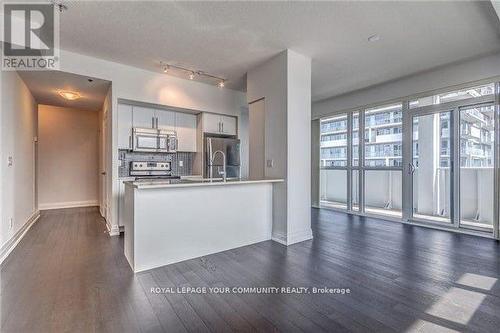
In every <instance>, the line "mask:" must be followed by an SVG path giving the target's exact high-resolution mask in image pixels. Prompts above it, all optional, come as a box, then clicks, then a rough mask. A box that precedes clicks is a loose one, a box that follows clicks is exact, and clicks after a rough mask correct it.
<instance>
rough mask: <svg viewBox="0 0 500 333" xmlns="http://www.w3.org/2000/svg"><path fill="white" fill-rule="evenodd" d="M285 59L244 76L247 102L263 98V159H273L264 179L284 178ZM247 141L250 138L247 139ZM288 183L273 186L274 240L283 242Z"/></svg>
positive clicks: (266, 169) (279, 59) (285, 156)
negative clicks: (264, 121)
mask: <svg viewBox="0 0 500 333" xmlns="http://www.w3.org/2000/svg"><path fill="white" fill-rule="evenodd" d="M286 58H287V56H286V52H282V53H280V54H279V55H277V56H275V57H274V58H273V59H271V60H269V61H267V62H266V63H264V64H263V65H261V66H259V67H257V68H254V69H253V70H251V71H249V72H248V73H247V100H248V103H252V102H254V101H256V100H258V99H261V98H265V101H266V102H265V108H266V110H265V113H266V117H265V118H266V119H265V120H266V124H265V140H264V141H265V153H264V155H265V160H268V159H269V160H273V162H274V166H273V167H272V168H268V167H266V168H265V177H267V178H283V179H286V177H287V173H286V171H287V170H286V158H287V151H286V147H287V146H286V135H287V130H286V127H287V124H286V107H287V103H286V99H287V81H286V78H287V73H286V71H287V59H286ZM250 140H252V138H251V137H250ZM286 192H287V184H286V182H284V183H277V184H274V185H273V238H280V239H284V240H286V234H287V197H286Z"/></svg>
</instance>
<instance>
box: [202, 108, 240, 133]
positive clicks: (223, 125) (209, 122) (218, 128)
mask: <svg viewBox="0 0 500 333" xmlns="http://www.w3.org/2000/svg"><path fill="white" fill-rule="evenodd" d="M203 132H205V133H214V134H225V135H236V134H237V126H236V118H235V117H230V116H222V115H218V114H213V113H204V114H203Z"/></svg>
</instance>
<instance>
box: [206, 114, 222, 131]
mask: <svg viewBox="0 0 500 333" xmlns="http://www.w3.org/2000/svg"><path fill="white" fill-rule="evenodd" d="M203 132H206V133H219V132H220V115H218V114H213V113H204V114H203Z"/></svg>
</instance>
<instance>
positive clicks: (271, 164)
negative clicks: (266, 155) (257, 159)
mask: <svg viewBox="0 0 500 333" xmlns="http://www.w3.org/2000/svg"><path fill="white" fill-rule="evenodd" d="M266 164H267V167H268V168H273V167H274V160H267V163H266Z"/></svg>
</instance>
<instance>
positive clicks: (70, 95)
mask: <svg viewBox="0 0 500 333" xmlns="http://www.w3.org/2000/svg"><path fill="white" fill-rule="evenodd" d="M57 93H58V94H59V95H60V96H61V97H62V98H64V99H67V100H68V101H74V100H75V99H79V98H80V97H82V96H81V95H80V93H77V92H75V91H69V90H59V91H58V92H57Z"/></svg>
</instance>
